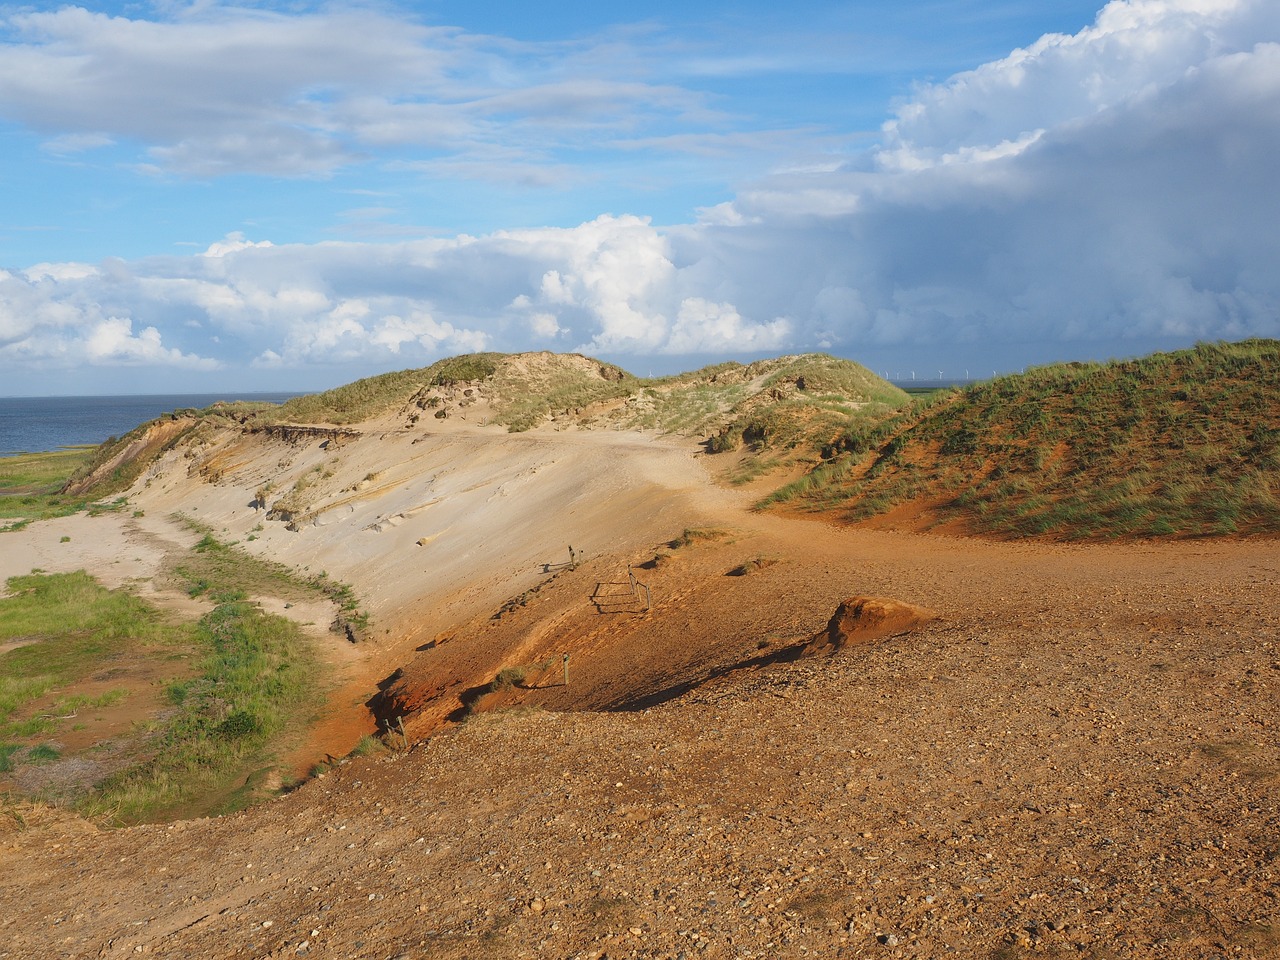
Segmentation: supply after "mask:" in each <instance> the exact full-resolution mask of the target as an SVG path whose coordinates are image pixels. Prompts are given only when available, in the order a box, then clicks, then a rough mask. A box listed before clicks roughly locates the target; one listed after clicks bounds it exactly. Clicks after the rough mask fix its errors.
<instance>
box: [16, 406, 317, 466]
mask: <svg viewBox="0 0 1280 960" xmlns="http://www.w3.org/2000/svg"><path fill="white" fill-rule="evenodd" d="M296 396H299V394H296V393H226V394H223V393H165V394H151V395H146V396H128V397H0V457H10V456H13V455H14V454H16V453H42V452H44V451H47V450H59V449H61V448H63V447H74V446H81V445H84V444H90V445H94V446H96V445H97V444H99V443H102V442H103V441H104V440H109V439H110V438H112V437H119V436H122V435H124V434H126V433H128V432H129V431H130V430H132V429H133V428H134V427H136V426H138V425H140V424H143V423H146V422H147V421H148V420H154V419H155V418H156V417H160V416H163V415H164V414H166V413H171V412H172V411H174V410H184V409H191V408H195V409H198V410H199V409H203V408H205V407H208V406H212V405H213V404H215V403H217V402H218V401H220V400H226V401H232V400H267V401H269V402H271V403H284V401H286V400H288V399H290V398H292V397H296Z"/></svg>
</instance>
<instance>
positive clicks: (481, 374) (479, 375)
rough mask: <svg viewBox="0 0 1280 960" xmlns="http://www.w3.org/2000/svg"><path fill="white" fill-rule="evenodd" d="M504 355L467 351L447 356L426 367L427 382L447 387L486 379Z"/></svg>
mask: <svg viewBox="0 0 1280 960" xmlns="http://www.w3.org/2000/svg"><path fill="white" fill-rule="evenodd" d="M504 356H505V354H502V353H467V354H463V355H462V356H460V357H449V358H448V359H445V360H441V361H439V362H438V363H434V364H432V365H431V366H430V367H428V368H427V372H428V374H429V376H428V378H427V383H428V384H430V385H431V386H433V387H447V386H452V385H453V384H455V383H470V382H473V381H475V380H487V379H489V378H490V377H492V376H493V375H494V373H496V372H497V370H498V361H499V360H501V359H502V358H503V357H504Z"/></svg>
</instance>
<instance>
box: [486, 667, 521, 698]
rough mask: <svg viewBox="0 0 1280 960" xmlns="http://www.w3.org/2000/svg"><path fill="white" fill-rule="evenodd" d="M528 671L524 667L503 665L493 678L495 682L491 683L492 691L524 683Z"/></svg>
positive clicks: (508, 688) (507, 688)
mask: <svg viewBox="0 0 1280 960" xmlns="http://www.w3.org/2000/svg"><path fill="white" fill-rule="evenodd" d="M526 676H527V673H526V672H525V669H524V667H503V668H502V669H501V670H499V671H498V675H497V676H496V677H494V678H493V682H492V683H491V684H489V689H490V690H491V691H494V692H496V691H498V690H510V689H511V688H512V687H518V686H520V684H522V683H524V681H525V677H526Z"/></svg>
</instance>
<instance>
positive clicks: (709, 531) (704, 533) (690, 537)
mask: <svg viewBox="0 0 1280 960" xmlns="http://www.w3.org/2000/svg"><path fill="white" fill-rule="evenodd" d="M728 536H729V531H727V530H717V529H716V528H714V527H685V529H684V532H683V533H681V534H680V536H678V537H676V538H675V539H674V540H671V541H668V543H667V546H668V547H670V548H671V549H672V550H679V549H680V548H681V547H687V546H690V545H692V544H695V543H699V542H703V543H707V542H710V543H714V542H715V541H717V540H724V539H726V538H727V537H728Z"/></svg>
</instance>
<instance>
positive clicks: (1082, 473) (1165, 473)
mask: <svg viewBox="0 0 1280 960" xmlns="http://www.w3.org/2000/svg"><path fill="white" fill-rule="evenodd" d="M1278 476H1280V342H1277V341H1274V340H1252V341H1245V342H1242V343H1213V344H1201V345H1199V346H1197V347H1195V348H1194V349H1190V350H1183V351H1178V352H1175V353H1161V354H1155V355H1152V356H1148V357H1143V358H1141V359H1135V360H1124V361H1117V362H1111V363H1096V364H1092V363H1091V364H1081V363H1067V364H1056V365H1053V366H1046V367H1038V368H1034V369H1031V370H1028V371H1027V372H1026V373H1023V374H1018V375H1014V376H1007V377H1000V378H998V379H995V380H991V381H988V382H986V383H982V384H977V385H975V386H972V387H970V388H968V389H965V390H957V391H952V392H946V393H942V394H937V395H934V396H931V397H928V398H922V399H919V400H917V401H915V402H914V403H913V404H912V406H910V407H909V408H907V409H906V410H904V411H903V412H902V413H900V414H899V415H897V416H895V417H893V418H889V419H885V420H882V421H880V422H877V423H872V424H867V425H862V426H857V427H852V428H851V429H849V430H846V431H845V432H844V433H843V434H842V435H841V436H840V437H838V438H837V439H836V440H835V442H833V443H832V444H831V445H830V446H829V447H828V448H827V449H826V450H825V460H824V462H823V463H822V464H821V465H820V466H818V467H817V468H816V469H814V470H812V471H811V472H810V473H808V474H807V475H806V476H805V477H803V478H802V479H800V480H799V481H797V482H795V483H792V484H789V485H788V486H786V487H784V488H782V489H781V490H779V491H777V492H776V493H774V494H773V495H772V496H770V497H768V498H766V500H765V501H764V503H765V505H776V504H784V503H785V504H788V505H790V506H791V507H792V508H798V509H801V510H805V511H812V512H822V513H833V512H834V513H837V514H839V515H840V516H842V517H843V518H845V519H846V520H849V521H859V520H865V519H867V518H869V517H874V516H877V515H882V514H885V513H888V512H889V511H892V510H894V509H895V508H899V507H902V506H904V505H907V504H915V505H917V506H922V507H924V508H927V516H928V517H929V518H931V519H932V520H933V521H935V522H948V521H958V522H960V523H961V524H963V526H965V527H966V528H968V529H970V530H973V531H975V532H981V533H986V534H991V535H997V536H1041V537H1053V538H1062V539H1098V538H1112V537H1154V536H1177V537H1199V536H1211V535H1229V534H1256V533H1269V532H1275V531H1276V530H1277V529H1280V498H1278V496H1277V478H1278Z"/></svg>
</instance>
